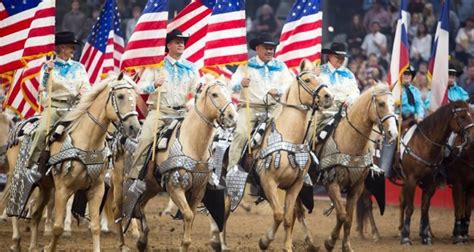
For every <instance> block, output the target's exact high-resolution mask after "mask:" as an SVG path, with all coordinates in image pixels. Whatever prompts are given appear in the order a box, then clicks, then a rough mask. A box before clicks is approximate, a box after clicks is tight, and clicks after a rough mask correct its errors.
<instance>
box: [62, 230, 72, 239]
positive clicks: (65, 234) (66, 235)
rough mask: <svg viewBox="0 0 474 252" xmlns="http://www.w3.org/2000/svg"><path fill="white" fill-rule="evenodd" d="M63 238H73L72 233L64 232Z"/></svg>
mask: <svg viewBox="0 0 474 252" xmlns="http://www.w3.org/2000/svg"><path fill="white" fill-rule="evenodd" d="M62 236H63V237H66V238H69V237H71V236H72V234H71V231H70V230H68V231H64V232H63V235H62Z"/></svg>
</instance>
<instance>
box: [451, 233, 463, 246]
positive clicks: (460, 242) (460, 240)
mask: <svg viewBox="0 0 474 252" xmlns="http://www.w3.org/2000/svg"><path fill="white" fill-rule="evenodd" d="M453 244H456V245H463V244H464V237H462V236H461V235H457V236H455V237H453Z"/></svg>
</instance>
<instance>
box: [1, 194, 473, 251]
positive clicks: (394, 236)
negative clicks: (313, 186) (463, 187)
mask: <svg viewBox="0 0 474 252" xmlns="http://www.w3.org/2000/svg"><path fill="white" fill-rule="evenodd" d="M166 202H167V199H166V198H165V197H164V196H161V197H158V198H156V199H154V200H153V201H151V203H150V204H149V206H148V209H147V213H148V216H149V217H148V220H149V222H150V227H151V232H150V243H149V249H150V251H177V250H178V248H179V244H180V241H181V235H182V222H181V221H175V220H172V219H171V218H170V217H169V216H159V211H160V209H162V208H163V207H164V205H165V204H166ZM328 206H329V202H328V201H327V200H318V201H316V208H315V211H314V212H313V213H312V214H310V215H309V223H310V226H311V229H312V232H313V237H314V240H315V242H316V244H317V245H318V246H321V248H323V245H322V244H323V240H324V239H325V238H326V237H328V236H329V233H330V230H331V229H332V227H333V224H334V223H335V217H334V215H331V216H329V217H325V216H323V215H322V212H323V209H325V208H327V207H328ZM257 208H258V209H256V208H253V209H252V211H251V212H250V213H247V212H246V211H245V210H243V209H242V208H240V209H238V210H237V211H236V212H235V213H234V214H233V215H231V217H230V220H229V224H228V245H229V246H230V248H231V249H232V250H233V251H258V245H257V243H258V240H259V238H260V237H261V236H262V234H263V233H264V232H265V230H266V229H267V228H268V227H269V226H270V224H271V219H272V217H271V211H270V210H269V209H268V208H267V207H265V206H257ZM257 210H258V213H257ZM376 210H377V211H378V209H376ZM419 214H420V211H419V209H416V211H415V214H414V219H413V220H412V223H413V225H412V239H413V243H414V245H413V246H409V247H406V246H400V245H399V237H398V231H397V225H398V223H397V220H398V208H396V207H388V208H387V210H386V213H385V215H384V216H380V215H379V214H378V213H377V214H376V221H377V223H378V226H379V230H380V233H381V236H382V238H381V240H380V241H378V242H377V243H374V242H373V241H372V240H371V239H370V238H367V239H365V240H364V239H361V238H360V237H359V236H358V235H357V234H356V233H355V232H353V238H352V245H353V248H354V250H356V251H376V252H382V251H383V252H387V251H410V252H415V251H450V252H451V251H453V252H454V251H474V241H471V243H470V244H466V245H463V246H455V245H452V244H451V240H450V236H451V231H452V227H453V217H452V216H453V211H452V210H449V209H432V210H431V212H430V217H431V221H432V222H431V223H432V229H433V232H434V234H435V236H436V237H435V238H434V239H433V242H434V245H432V246H422V245H421V243H420V239H419V237H418V227H419V225H418V223H419ZM10 225H11V224H10V221H7V222H0V251H8V249H9V246H10V243H11V242H10V239H11V231H10V230H11V226H10ZM473 226H474V225H471V228H470V233H471V234H473V233H474V228H473ZM25 227H26V224H25V222H22V223H21V230H22V234H23V239H22V242H21V245H22V249H23V250H27V248H28V242H29V232H26V231H25ZM42 227H43V225H41V228H42ZM354 229H355V224H354V225H353V230H354ZM366 236H367V237H370V235H369V234H367V235H366ZM209 237H210V236H209V221H208V217H207V216H205V215H203V214H199V215H198V216H197V217H196V219H195V223H194V229H193V232H192V241H193V243H192V245H191V248H192V251H210V250H211V249H210V247H209V246H208V240H209ZM39 241H40V244H41V245H44V244H46V242H47V241H49V237H48V236H43V234H41V235H40V239H39ZM101 241H102V244H101V245H102V249H103V251H118V249H117V246H116V244H117V240H116V238H115V234H113V233H112V232H111V233H107V234H102V236H101ZM126 242H127V245H128V246H129V247H130V248H132V250H133V251H135V250H136V248H135V242H134V239H133V237H132V235H131V234H130V233H129V234H128V235H127V238H126ZM282 246H283V229H282V226H281V227H280V230H279V232H278V235H277V238H276V240H275V242H274V243H273V244H272V247H271V249H272V250H274V251H281V250H282ZM294 246H295V251H304V242H303V231H302V228H301V226H300V225H299V224H296V227H295V233H294ZM91 247H92V241H91V238H90V235H89V231H88V229H87V225H85V224H83V225H81V226H79V227H77V226H73V232H72V236H71V237H66V238H62V239H61V240H60V243H59V246H58V251H90V248H91ZM321 251H323V249H321ZM336 251H340V242H338V244H337V245H336Z"/></svg>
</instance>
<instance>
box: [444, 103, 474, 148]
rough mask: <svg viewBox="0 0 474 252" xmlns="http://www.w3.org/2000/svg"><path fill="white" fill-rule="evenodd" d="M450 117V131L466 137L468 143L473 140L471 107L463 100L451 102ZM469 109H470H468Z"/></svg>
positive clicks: (473, 124) (473, 128)
mask: <svg viewBox="0 0 474 252" xmlns="http://www.w3.org/2000/svg"><path fill="white" fill-rule="evenodd" d="M451 105H452V111H451V112H452V115H453V117H452V119H451V120H450V121H449V127H450V128H451V130H452V131H454V132H456V133H458V134H461V135H462V136H463V137H466V138H467V139H468V140H469V142H470V143H473V142H474V123H473V119H472V113H471V111H472V109H470V107H469V104H468V103H467V102H464V101H456V102H452V103H451ZM470 110H471V111H470Z"/></svg>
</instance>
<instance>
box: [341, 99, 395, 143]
mask: <svg viewBox="0 0 474 252" xmlns="http://www.w3.org/2000/svg"><path fill="white" fill-rule="evenodd" d="M382 95H392V93H390V92H383V93H380V94H375V93H372V98H371V100H370V104H369V108H371V107H372V105H373V106H374V107H375V113H376V114H377V122H376V123H377V127H378V128H379V131H376V130H374V129H372V131H373V132H375V133H377V134H379V135H384V134H385V131H384V129H383V124H384V123H385V121H387V120H388V119H390V118H392V117H393V118H395V121H396V120H397V115H395V113H393V112H392V113H388V114H386V115H385V116H383V117H381V116H380V113H379V109H378V106H377V102H376V101H375V99H376V98H377V96H382ZM346 119H347V122H348V123H349V125H350V126H351V127H352V128H353V129H354V130H355V131H356V132H357V133H359V135H361V136H363V137H364V138H366V139H367V140H369V141H371V142H373V143H377V141H376V140H373V139H371V138H370V137H369V136H366V135H365V134H364V133H362V131H360V130H359V129H358V128H357V127H356V126H355V125H354V124H353V123H352V122H351V121H350V120H349V113H348V112H347V111H346Z"/></svg>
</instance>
